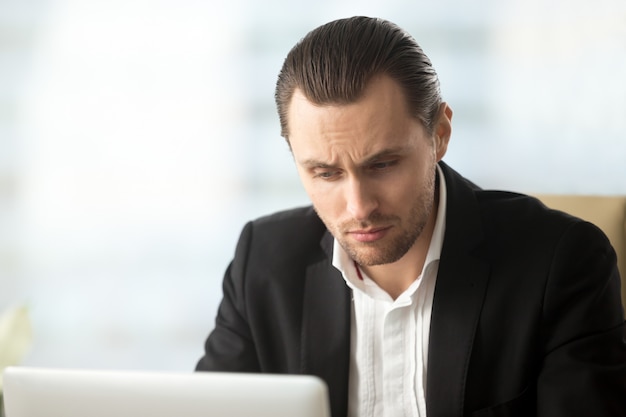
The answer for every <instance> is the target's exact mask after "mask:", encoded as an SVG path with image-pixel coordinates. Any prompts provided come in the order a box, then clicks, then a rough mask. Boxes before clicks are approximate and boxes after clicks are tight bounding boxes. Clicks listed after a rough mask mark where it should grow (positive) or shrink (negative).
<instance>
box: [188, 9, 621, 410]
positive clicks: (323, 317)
mask: <svg viewBox="0 0 626 417" xmlns="http://www.w3.org/2000/svg"><path fill="white" fill-rule="evenodd" d="M276 101H277V106H278V112H279V117H280V122H281V127H282V135H283V136H284V137H285V138H286V140H287V142H288V144H289V147H290V149H291V151H292V154H293V158H294V160H295V164H296V166H297V169H298V173H299V176H300V178H301V180H302V183H303V185H304V188H305V189H306V192H307V194H308V195H309V197H310V199H311V201H312V203H313V208H310V207H305V208H299V209H295V210H290V211H285V212H281V213H277V214H274V215H271V216H268V217H264V218H261V219H258V220H255V221H253V222H250V223H248V224H247V225H246V226H245V228H244V230H243V232H242V235H241V237H240V240H239V243H238V246H237V249H236V253H235V257H234V260H233V261H232V263H231V264H230V266H229V268H228V270H227V271H226V275H225V278H224V284H223V290H224V298H223V301H222V303H221V305H220V308H219V312H218V316H217V320H216V327H215V329H214V330H213V332H212V333H211V335H210V336H209V337H208V339H207V342H206V353H205V356H204V357H203V358H202V359H201V360H200V362H199V363H198V366H197V369H198V370H215V371H243V372H269V373H304V374H314V375H318V376H320V377H321V378H323V379H324V380H325V381H326V383H327V384H328V386H329V392H330V399H331V409H332V415H333V416H334V417H339V416H346V415H350V416H394V417H398V416H420V417H424V416H428V417H453V416H454V417H457V416H458V417H460V416H476V417H478V416H545V417H575V416H593V417H599V416H626V331H625V324H624V316H623V309H622V306H621V301H620V277H619V273H618V271H617V267H616V256H615V252H614V250H613V249H612V248H611V246H610V244H609V242H608V241H607V239H606V237H605V236H604V235H603V234H602V232H601V231H600V230H599V229H597V228H596V227H595V226H593V225H591V224H589V223H586V222H583V221H581V220H580V219H576V218H573V217H570V216H568V215H565V214H563V213H560V212H556V211H552V210H548V209H547V208H546V207H545V206H543V205H542V204H541V203H539V202H538V201H537V200H535V199H533V198H530V197H527V196H523V195H519V194H513V193H505V192H495V191H483V190H481V189H480V188H478V187H477V186H475V185H474V184H472V183H471V182H469V181H468V180H466V179H464V178H463V177H461V176H460V175H459V174H458V173H456V172H455V171H454V170H452V169H451V168H450V167H448V166H447V165H446V164H445V163H443V162H442V161H441V160H442V158H443V156H444V155H445V153H446V150H447V146H448V142H449V139H450V134H451V119H452V110H451V109H450V107H449V106H448V105H447V104H446V103H444V102H443V101H442V99H441V97H440V93H439V82H438V78H437V75H436V73H435V70H434V69H433V68H432V66H431V63H430V61H429V59H428V58H427V57H426V55H424V53H423V52H422V50H421V49H420V47H419V46H418V45H417V44H416V43H415V41H414V40H413V39H412V38H411V37H410V36H409V35H408V34H406V33H405V32H404V31H402V30H401V29H400V28H398V27H397V26H395V25H393V24H392V23H390V22H387V21H383V20H380V19H370V18H364V17H356V18H351V19H343V20H339V21H335V22H331V23H329V24H326V25H324V26H321V27H320V28H318V29H316V30H314V31H312V32H310V33H309V34H308V35H307V36H306V37H305V38H304V39H303V40H302V41H300V42H299V43H298V44H297V45H296V46H295V47H294V48H293V49H292V50H291V52H290V53H289V55H288V56H287V58H286V60H285V63H284V65H283V68H282V70H281V73H280V75H279V78H278V83H277V87H276Z"/></svg>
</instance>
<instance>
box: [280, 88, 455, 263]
mask: <svg viewBox="0 0 626 417" xmlns="http://www.w3.org/2000/svg"><path fill="white" fill-rule="evenodd" d="M444 107H445V105H444ZM450 117H451V112H450V111H449V109H448V108H447V107H445V108H444V111H442V112H441V115H440V117H439V119H441V120H442V122H437V127H436V129H435V133H434V134H433V135H429V134H428V133H427V132H426V130H425V129H424V127H423V126H422V123H421V122H420V121H418V120H417V119H416V118H414V117H411V116H410V115H409V112H408V107H407V104H406V101H405V98H404V95H403V92H402V90H401V89H400V87H399V85H398V84H397V83H396V82H395V81H393V80H392V79H391V78H389V77H386V76H382V77H377V78H375V79H374V80H373V81H372V82H371V83H370V85H369V86H368V88H367V89H366V91H365V94H364V96H363V97H362V98H361V99H359V100H358V101H357V102H355V103H352V104H347V105H329V106H317V105H315V104H313V103H311V102H309V101H308V100H307V99H306V98H305V97H304V95H303V94H302V93H301V92H300V91H299V90H296V91H295V93H294V96H293V98H292V101H291V103H290V105H289V115H288V125H289V132H290V134H289V142H290V145H291V149H292V152H293V155H294V159H295V162H296V166H297V168H298V173H299V175H300V178H301V180H302V183H303V185H304V188H305V190H306V192H307V194H308V195H309V198H310V199H311V201H312V203H313V206H314V207H315V210H316V211H317V213H318V215H319V216H320V218H321V219H322V221H323V222H324V223H325V225H326V227H327V228H328V230H329V231H330V232H331V233H332V234H333V236H334V237H335V238H336V239H337V240H338V242H339V243H340V244H341V246H342V247H343V248H344V250H345V251H346V252H347V253H348V254H349V255H350V256H351V257H352V259H354V260H355V261H356V262H358V263H359V264H361V265H363V266H374V265H382V264H388V263H393V262H396V261H398V260H399V259H400V258H402V257H403V256H404V255H405V254H406V253H407V251H409V249H411V247H413V246H414V244H415V243H416V241H417V240H418V238H419V237H420V234H421V233H422V230H423V229H424V227H425V225H426V224H427V223H428V222H429V220H432V217H433V216H434V213H433V201H434V196H435V169H436V164H437V162H438V161H439V160H440V159H441V158H442V157H443V155H444V154H445V151H446V148H447V142H448V138H449V134H450ZM429 239H430V237H429Z"/></svg>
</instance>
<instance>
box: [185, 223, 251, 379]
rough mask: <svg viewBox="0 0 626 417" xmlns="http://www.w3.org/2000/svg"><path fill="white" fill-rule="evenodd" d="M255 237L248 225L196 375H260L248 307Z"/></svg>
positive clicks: (231, 265) (227, 278)
mask: <svg viewBox="0 0 626 417" xmlns="http://www.w3.org/2000/svg"><path fill="white" fill-rule="evenodd" d="M251 235H252V224H251V223H248V224H247V225H246V226H245V227H244V229H243V231H242V233H241V236H240V238H239V242H238V243H237V248H236V251H235V257H234V259H233V261H232V262H231V263H230V265H229V266H228V268H227V270H226V273H225V275H224V281H223V298H222V301H221V303H220V305H219V308H218V312H217V318H216V320H215V328H214V329H213V331H212V332H211V334H210V335H209V337H208V338H207V340H206V343H205V353H204V356H203V357H202V358H201V359H200V361H199V362H198V364H197V365H196V370H197V371H222V372H259V371H260V367H259V362H258V359H257V354H256V349H255V345H254V343H253V340H252V336H251V333H250V328H249V325H248V319H247V314H248V313H247V311H246V303H245V284H246V283H245V276H246V267H247V258H248V254H249V247H250V241H251Z"/></svg>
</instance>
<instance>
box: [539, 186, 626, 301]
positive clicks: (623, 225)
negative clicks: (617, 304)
mask: <svg viewBox="0 0 626 417" xmlns="http://www.w3.org/2000/svg"><path fill="white" fill-rule="evenodd" d="M537 197H538V198H539V199H540V200H541V201H543V203H544V204H545V205H546V206H548V207H551V208H554V209H557V210H561V211H564V212H566V213H570V214H572V215H574V216H576V217H580V218H581V219H584V220H587V221H589V222H591V223H593V224H595V225H596V226H598V227H599V228H600V229H602V230H603V231H604V233H605V234H606V235H607V237H608V238H609V240H610V241H611V244H612V245H613V247H614V248H615V252H617V264H618V268H619V271H620V275H621V277H622V305H624V306H626V196H590V195H547V194H542V195H537Z"/></svg>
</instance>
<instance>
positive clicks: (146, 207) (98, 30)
mask: <svg viewBox="0 0 626 417" xmlns="http://www.w3.org/2000/svg"><path fill="white" fill-rule="evenodd" d="M352 15H369V16H379V17H384V18H387V19H389V20H392V21H394V22H396V23H397V24H399V25H400V26H401V27H403V28H405V29H407V30H408V31H409V32H410V33H412V34H413V35H414V37H415V38H416V39H417V41H418V42H419V43H420V44H421V45H422V47H423V48H424V49H425V51H426V53H427V54H428V55H429V56H430V57H431V59H432V61H433V63H434V66H435V68H437V70H438V72H439V75H440V78H441V84H442V90H443V94H444V98H445V99H446V101H448V102H449V103H450V105H451V107H452V108H453V110H454V111H455V114H454V119H453V122H454V123H453V126H454V133H453V136H452V141H451V144H450V150H449V153H448V155H447V157H446V158H445V159H446V161H447V162H448V163H449V164H451V165H452V166H453V167H455V168H456V169H457V170H459V171H460V172H461V173H463V174H464V175H466V176H468V177H469V178H471V179H472V180H474V181H475V182H477V183H478V184H480V185H482V186H483V187H486V188H504V189H513V190H518V191H523V192H530V193H537V192H542V193H577V194H626V76H625V75H624V74H626V2H624V1H623V0H594V1H589V0H554V1H549V0H504V1H501V0H477V1H472V2H469V1H463V0H442V1H438V2H425V1H424V2H420V1H410V2H409V1H397V0H387V1H384V2H383V1H368V0H358V1H357V0H317V1H315V2H311V1H307V2H304V1H286V0H268V1H258V0H230V1H223V2H220V1H209V0H204V1H199V0H123V1H122V0H0V310H1V309H5V308H8V307H10V306H13V305H16V304H22V303H25V304H27V305H28V306H29V308H30V314H31V318H32V323H33V331H34V341H33V347H32V349H31V351H30V353H29V354H28V356H27V357H26V359H25V361H24V363H25V364H29V365H38V366H63V367H90V368H126V369H153V370H177V371H178V370H180V371H187V370H191V369H193V367H194V366H195V363H196V361H197V360H198V358H199V357H200V356H201V355H202V344H203V342H204V339H205V337H206V336H207V334H208V333H209V331H210V330H211V329H212V327H213V321H214V317H215V313H216V310H217V304H218V302H219V299H220V298H221V280H222V276H223V272H224V270H225V268H226V266H227V264H228V262H229V261H230V259H231V256H232V254H233V250H234V246H235V242H236V240H237V238H238V235H239V232H240V230H241V228H242V226H243V224H244V223H245V222H246V221H247V220H249V219H251V218H254V217H258V216H260V215H263V214H266V213H268V212H271V211H275V210H278V209H282V208H288V207H292V206H296V205H302V204H307V202H308V199H307V197H306V195H305V194H304V193H303V191H302V190H301V188H300V184H299V180H298V178H297V174H296V171H295V168H294V167H293V164H292V160H291V157H290V154H289V152H288V149H287V146H286V145H285V143H284V141H283V139H282V138H281V137H280V135H279V126H278V118H277V116H276V115H275V109H274V101H273V90H274V84H275V80H276V75H277V73H278V71H279V69H280V66H281V65H282V61H283V58H284V57H285V55H286V54H287V52H288V51H289V49H290V48H291V47H292V46H293V45H294V44H295V43H296V42H297V41H298V40H299V39H300V38H301V37H302V36H304V35H305V34H306V32H308V31H309V30H311V29H313V28H315V27H317V26H318V25H320V24H322V23H325V22H327V21H330V20H333V19H336V18H341V17H347V16H352Z"/></svg>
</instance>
